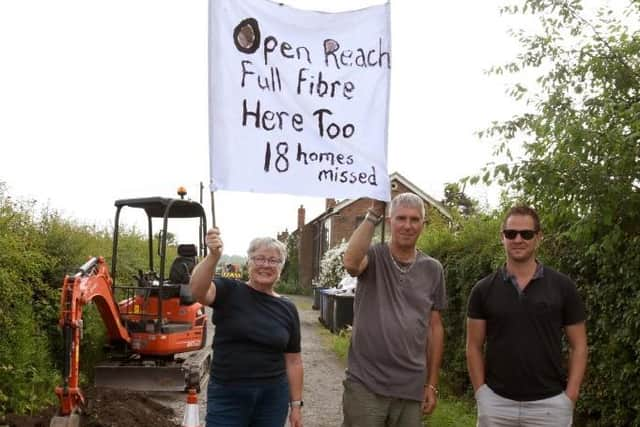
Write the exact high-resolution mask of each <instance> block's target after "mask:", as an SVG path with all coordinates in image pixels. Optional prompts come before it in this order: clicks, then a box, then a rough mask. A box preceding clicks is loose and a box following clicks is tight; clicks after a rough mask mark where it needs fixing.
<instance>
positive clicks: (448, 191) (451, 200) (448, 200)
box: [442, 182, 478, 217]
mask: <svg viewBox="0 0 640 427" xmlns="http://www.w3.org/2000/svg"><path fill="white" fill-rule="evenodd" d="M442 204H443V205H444V206H445V207H446V208H447V209H449V211H451V212H457V213H458V214H460V215H462V216H463V217H469V216H471V215H473V214H475V213H477V212H478V201H477V200H474V199H472V198H471V197H469V196H467V194H466V193H465V192H464V189H463V188H461V186H460V184H459V183H456V182H454V183H449V184H446V185H445V187H444V200H443V201H442Z"/></svg>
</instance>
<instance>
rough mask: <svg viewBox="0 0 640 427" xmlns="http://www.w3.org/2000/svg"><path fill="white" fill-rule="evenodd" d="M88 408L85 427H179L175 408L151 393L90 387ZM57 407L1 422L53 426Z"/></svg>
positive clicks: (86, 393) (83, 421) (27, 426)
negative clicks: (159, 400)
mask: <svg viewBox="0 0 640 427" xmlns="http://www.w3.org/2000/svg"><path fill="white" fill-rule="evenodd" d="M84 396H85V401H86V406H85V408H84V411H83V412H82V416H81V418H80V425H81V426H82V427H139V426H154V427H179V426H180V424H178V423H176V417H177V414H176V413H175V411H174V410H173V409H172V408H169V407H166V406H163V405H162V404H160V403H158V402H156V401H154V400H152V399H151V398H150V396H149V395H148V394H147V393H139V392H130V391H119V390H118V391H116V390H108V389H94V388H88V389H86V390H84ZM56 410H57V408H56V407H50V408H47V409H45V410H44V411H41V412H39V413H38V414H36V415H32V416H29V415H12V414H9V415H7V416H6V419H4V420H1V419H0V426H5V425H8V426H10V427H49V423H50V421H51V418H52V417H53V416H54V415H55V413H56Z"/></svg>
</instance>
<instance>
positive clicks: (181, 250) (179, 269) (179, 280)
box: [169, 244, 198, 305]
mask: <svg viewBox="0 0 640 427" xmlns="http://www.w3.org/2000/svg"><path fill="white" fill-rule="evenodd" d="M197 254H198V251H197V249H196V245H193V244H185V245H178V256H177V257H176V259H175V260H173V264H171V270H170V271H169V282H170V283H174V284H177V285H180V286H178V287H177V288H178V295H175V296H179V297H180V305H191V304H193V303H194V302H195V300H194V299H193V296H192V295H191V287H190V286H189V280H190V279H191V272H192V271H193V267H195V266H196V255H197Z"/></svg>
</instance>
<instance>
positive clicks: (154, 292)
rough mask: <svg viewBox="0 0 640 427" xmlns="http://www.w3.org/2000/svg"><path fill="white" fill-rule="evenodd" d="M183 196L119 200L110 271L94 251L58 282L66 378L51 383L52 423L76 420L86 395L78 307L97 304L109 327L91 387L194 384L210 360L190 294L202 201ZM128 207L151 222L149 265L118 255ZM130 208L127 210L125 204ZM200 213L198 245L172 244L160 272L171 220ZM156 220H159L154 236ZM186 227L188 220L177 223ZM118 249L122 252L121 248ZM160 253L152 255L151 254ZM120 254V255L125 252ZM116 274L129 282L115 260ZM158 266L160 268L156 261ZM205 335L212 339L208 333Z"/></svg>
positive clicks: (199, 251) (200, 313)
mask: <svg viewBox="0 0 640 427" xmlns="http://www.w3.org/2000/svg"><path fill="white" fill-rule="evenodd" d="M179 194H180V196H181V197H182V198H180V199H170V198H162V197H148V198H139V199H126V200H117V201H116V202H115V206H116V216H115V222H114V232H113V253H112V261H111V273H109V268H108V267H107V264H106V262H105V260H104V258H103V257H93V258H91V259H89V261H87V262H86V263H85V264H84V265H82V266H81V267H80V268H79V269H78V270H77V272H76V273H75V274H73V275H67V276H66V277H65V279H64V282H63V284H62V296H61V308H60V321H59V325H60V327H61V328H62V332H63V339H64V363H63V373H62V374H63V384H62V385H61V386H59V387H56V390H55V392H56V394H57V395H58V398H59V401H60V408H59V411H58V414H57V416H55V417H54V418H53V419H52V420H51V424H50V426H51V427H61V426H65V427H70V426H76V425H79V420H80V417H79V412H80V411H81V408H82V405H83V403H84V397H83V395H82V392H81V390H80V387H79V363H80V340H81V338H82V326H83V321H82V309H83V307H84V306H85V305H87V304H89V303H94V304H95V305H96V307H97V309H98V311H99V313H100V316H101V318H102V321H103V322H104V324H105V326H106V332H107V336H108V340H109V342H108V344H107V348H108V350H109V358H108V360H106V361H104V362H102V363H100V364H98V365H97V366H96V370H95V385H96V387H109V388H114V389H119V390H125V389H126V390H145V391H178V390H179V391H182V390H186V389H189V388H194V389H196V390H198V391H199V389H200V385H201V384H202V383H203V382H204V381H205V380H206V377H207V375H208V373H209V366H210V363H211V349H210V346H207V345H206V344H207V315H206V313H205V308H204V307H203V306H202V305H201V304H199V303H197V302H195V301H194V300H193V298H192V297H191V292H190V288H189V278H190V273H191V269H192V268H193V266H194V265H195V263H196V260H197V257H198V255H199V256H204V255H206V246H205V244H204V232H203V230H206V216H205V213H204V209H203V208H202V205H201V204H199V203H197V202H194V201H191V200H185V199H184V198H183V197H184V195H185V194H186V192H185V191H184V190H183V189H182V188H181V190H179ZM123 208H133V210H136V212H137V213H138V214H139V215H140V214H142V215H143V217H144V215H146V219H147V224H148V253H149V254H148V255H149V259H148V263H149V264H148V268H149V270H148V271H147V272H143V271H142V270H141V269H140V270H138V273H137V274H132V273H133V272H134V271H136V268H135V266H133V265H131V261H130V260H126V259H123V260H119V253H118V237H119V224H120V213H121V211H122V209H123ZM128 210H131V209H128ZM195 219H197V220H199V232H198V236H199V237H198V240H199V242H198V246H196V245H194V244H189V245H177V256H176V257H175V259H174V261H173V263H172V265H171V268H170V273H169V277H168V278H167V277H165V266H166V261H167V240H168V236H170V234H169V233H168V231H167V230H168V224H169V220H171V221H172V223H174V222H176V223H178V225H180V224H179V223H180V222H182V223H184V222H189V221H191V222H193V221H194V220H195ZM154 222H161V224H162V226H161V228H160V232H159V233H157V234H156V235H155V237H156V239H157V248H156V250H155V251H154V234H153V224H154ZM182 225H183V226H184V225H185V224H182ZM121 252H123V253H124V252H125V250H124V249H123V250H122V251H121ZM154 255H157V261H159V263H158V264H157V265H156V262H155V261H156V260H154ZM123 258H124V257H123ZM120 264H122V271H123V273H124V274H121V276H125V277H126V276H127V275H128V276H130V277H132V278H133V279H135V282H133V283H132V284H125V285H118V284H117V283H116V277H121V276H117V267H119V266H120ZM156 266H157V267H158V268H157V269H156V268H155V267H156ZM209 341H210V340H209Z"/></svg>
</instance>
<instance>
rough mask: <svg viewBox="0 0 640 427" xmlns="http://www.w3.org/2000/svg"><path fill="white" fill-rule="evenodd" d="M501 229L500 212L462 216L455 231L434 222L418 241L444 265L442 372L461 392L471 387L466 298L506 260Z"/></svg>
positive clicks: (420, 246)
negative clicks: (465, 217) (466, 346)
mask: <svg viewBox="0 0 640 427" xmlns="http://www.w3.org/2000/svg"><path fill="white" fill-rule="evenodd" d="M499 230H500V217H499V215H498V214H497V213H494V214H479V215H476V216H473V217H471V218H467V219H464V218H462V219H460V220H459V223H458V224H456V227H454V229H453V230H452V229H451V228H450V227H449V226H447V225H445V224H431V225H429V226H428V228H427V229H426V230H425V232H424V233H422V235H421V236H420V239H419V241H418V248H419V249H420V250H421V251H422V252H424V253H426V254H429V255H430V256H432V257H434V258H436V259H437V260H439V261H440V262H441V263H442V266H443V268H444V272H445V282H446V288H447V302H448V307H447V309H446V310H445V311H444V312H443V321H444V327H445V336H446V340H445V352H444V357H443V369H442V372H443V374H444V375H446V376H447V380H448V383H449V384H450V385H451V387H452V388H453V389H454V391H455V392H456V394H458V395H462V394H464V393H466V392H468V391H469V386H470V383H469V378H468V375H467V367H466V359H465V354H464V348H465V325H466V318H467V298H468V296H469V292H470V290H471V287H472V286H473V285H474V284H475V282H477V281H478V280H480V279H481V278H482V277H484V276H486V275H487V274H490V273H491V272H492V271H494V270H495V269H496V268H497V267H499V266H500V265H501V264H502V263H503V262H504V261H503V260H504V255H503V251H502V247H501V245H500V239H499Z"/></svg>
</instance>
